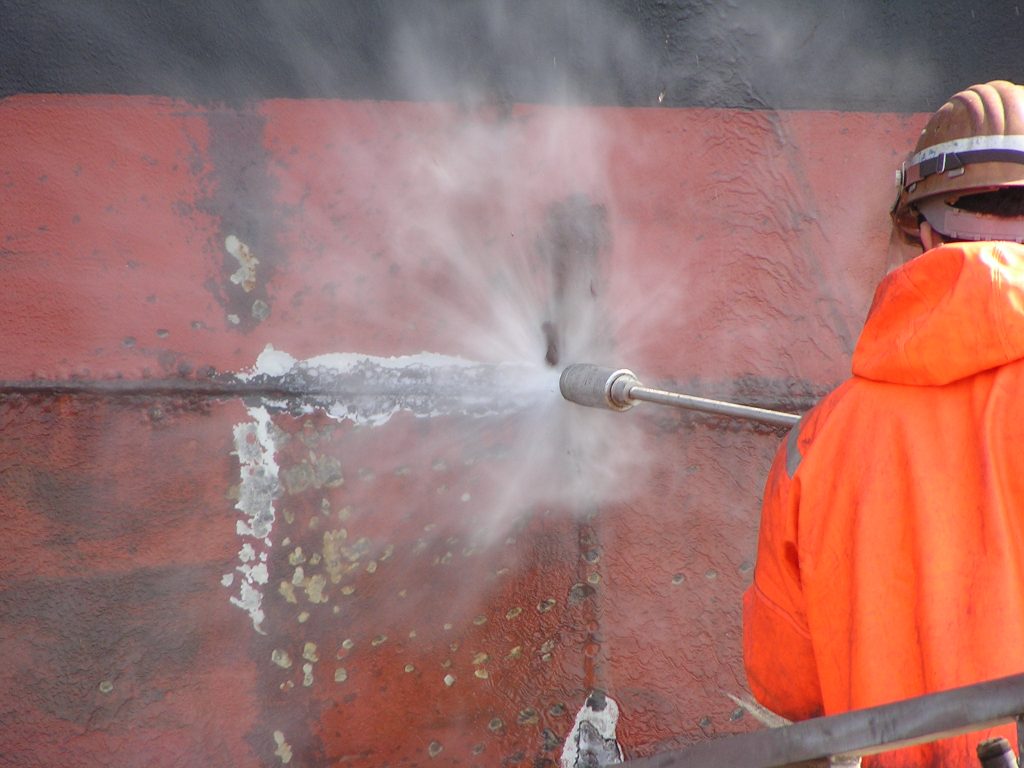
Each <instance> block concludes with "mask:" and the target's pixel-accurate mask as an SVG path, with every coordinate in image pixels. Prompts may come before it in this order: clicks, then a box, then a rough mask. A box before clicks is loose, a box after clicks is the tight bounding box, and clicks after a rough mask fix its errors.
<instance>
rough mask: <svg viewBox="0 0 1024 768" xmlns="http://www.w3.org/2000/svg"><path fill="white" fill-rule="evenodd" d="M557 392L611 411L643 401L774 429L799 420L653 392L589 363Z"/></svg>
mask: <svg viewBox="0 0 1024 768" xmlns="http://www.w3.org/2000/svg"><path fill="white" fill-rule="evenodd" d="M558 389H559V390H560V391H561V393H562V397H564V398H565V399H566V400H569V401H570V402H573V403H577V404H579V405H586V406H588V407H590V408H607V409H608V410H612V411H625V410H628V409H629V408H632V407H633V406H634V405H636V403H637V402H639V401H641V400H643V401H646V402H649V403H659V404H661V405H671V406H675V407H676V408H686V409H689V410H693V411H701V412H704V413H713V414H717V415H720V416H731V417H733V418H737V419H750V420H752V421H760V422H762V423H765V424H773V425H775V426H784V427H789V426H792V425H793V424H796V423H797V422H798V421H799V420H800V417H799V416H798V415H797V414H795V413H783V412H781V411H772V410H768V409H767V408H757V407H755V406H752V405H740V404H739V403H729V402H725V401H723V400H709V399H708V398H706V397H695V396H693V395H684V394H681V393H679V392H668V391H665V390H663V389H652V388H651V387H645V386H644V385H643V384H641V383H640V380H639V379H638V378H637V377H636V374H635V373H633V372H632V371H630V370H629V369H627V368H616V369H613V368H603V367H601V366H599V365H591V364H589V363H574V364H572V365H569V366H566V368H565V370H563V371H562V375H561V376H560V377H559V379H558Z"/></svg>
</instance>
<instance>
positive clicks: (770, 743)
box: [622, 674, 1024, 768]
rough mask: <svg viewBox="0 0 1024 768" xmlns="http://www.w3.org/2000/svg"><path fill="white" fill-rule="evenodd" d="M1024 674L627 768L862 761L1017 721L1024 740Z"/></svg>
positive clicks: (767, 767)
mask: <svg viewBox="0 0 1024 768" xmlns="http://www.w3.org/2000/svg"><path fill="white" fill-rule="evenodd" d="M1022 717H1024V674H1020V675H1012V676H1010V677H1003V678H1000V679H998V680H991V681H988V682H984V683H976V684H974V685H967V686H964V687H962V688H954V689H952V690H949V691H943V692H941V693H932V694H928V695H926V696H918V697H916V698H913V699H906V700H904V701H897V702H894V703H892V704H884V705H882V706H879V707H871V708H869V709H858V710H854V711H852V712H845V713H843V714H841V715H831V716H829V717H817V718H814V719H811V720H804V721H801V722H798V723H793V724H792V725H786V726H782V727H781V728H771V729H768V730H763V731H754V732H751V733H743V734H738V735H736V736H728V737H725V738H722V739H716V740H713V741H705V742H701V743H699V744H694V745H693V746H691V747H688V748H686V749H683V750H679V751H674V752H666V753H664V754H661V755H654V756H652V757H645V758H639V759H636V760H627V761H626V762H624V763H622V765H623V766H624V768H784V767H785V766H796V765H800V764H803V763H808V762H811V761H816V760H822V759H826V758H829V757H839V756H843V757H847V756H849V757H856V756H862V755H871V754H875V753H878V752H887V751H889V750H893V749H899V748H901V747H908V746H912V745H914V744H922V743H925V742H929V741H935V740H937V739H942V738H947V737H950V736H957V735H960V734H965V733H971V732H973V731H980V730H983V729H985V728H991V727H993V726H996V725H1002V724H1003V723H1008V722H1012V721H1014V720H1016V722H1017V740H1018V744H1021V743H1024V739H1022V735H1024V733H1022V732H1024V726H1022V722H1024V721H1022Z"/></svg>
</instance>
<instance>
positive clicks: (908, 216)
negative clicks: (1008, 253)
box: [892, 80, 1024, 242]
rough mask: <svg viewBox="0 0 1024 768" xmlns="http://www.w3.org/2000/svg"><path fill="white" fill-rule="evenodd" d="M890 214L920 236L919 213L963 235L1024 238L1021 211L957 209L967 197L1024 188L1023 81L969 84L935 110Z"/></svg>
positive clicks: (948, 232) (944, 230) (902, 174)
mask: <svg viewBox="0 0 1024 768" xmlns="http://www.w3.org/2000/svg"><path fill="white" fill-rule="evenodd" d="M897 184H898V186H899V196H898V197H897V199H896V203H895V204H894V205H893V209H892V220H893V223H894V224H895V226H896V227H898V228H899V229H900V230H901V231H902V232H903V233H904V234H905V235H907V236H908V237H909V238H911V239H918V238H919V236H920V226H919V224H918V221H919V219H918V215H919V214H920V215H923V216H924V218H925V220H926V221H927V222H928V223H929V224H931V226H932V228H933V229H935V230H936V231H937V232H939V233H941V234H943V235H945V236H947V237H950V238H953V239H958V240H1016V241H1017V242H1024V216H1021V217H1013V218H1007V217H1000V216H995V215H992V214H986V213H976V212H973V211H968V210H964V209H962V208H957V206H956V201H957V199H959V198H961V197H963V196H965V195H974V194H980V193H982V192H990V191H993V190H998V189H1002V188H1005V187H1014V186H1024V86H1020V85H1016V84H1014V83H1010V82H1007V81H1005V80H993V81H992V82H989V83H982V84H980V85H972V86H971V87H970V88H968V89H966V90H964V91H961V92H960V93H958V94H956V95H955V96H953V97H952V98H951V99H950V100H949V101H947V102H946V103H945V104H943V105H942V107H941V108H940V109H939V110H938V111H937V112H936V113H935V114H934V115H932V116H931V119H929V120H928V123H927V125H925V127H924V130H923V131H921V137H920V138H919V139H918V141H917V146H916V147H914V151H913V152H912V153H911V154H910V156H909V157H908V158H907V160H906V162H905V163H903V166H902V167H901V168H900V170H899V171H898V172H897Z"/></svg>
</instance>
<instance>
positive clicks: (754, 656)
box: [743, 423, 823, 720]
mask: <svg viewBox="0 0 1024 768" xmlns="http://www.w3.org/2000/svg"><path fill="white" fill-rule="evenodd" d="M802 426H804V424H803V423H801V424H798V425H797V426H795V427H793V429H792V431H791V432H790V435H789V437H788V438H787V440H786V442H785V443H784V444H783V445H782V446H780V447H779V450H778V452H777V453H776V456H775V462H774V463H773V464H772V469H771V472H770V473H769V475H768V482H767V484H766V487H765V497H764V506H763V508H762V511H761V532H760V536H759V540H758V549H757V565H756V566H755V568H754V583H753V584H751V586H750V587H749V588H748V589H747V592H746V594H745V595H744V597H743V660H744V665H745V667H746V672H747V682H748V684H749V686H750V692H751V693H752V694H753V695H754V698H756V699H757V700H758V701H759V702H761V703H762V704H763V705H764V706H766V707H767V708H768V709H770V710H772V711H773V712H776V713H777V714H780V715H782V716H783V717H787V718H789V719H791V720H804V719H807V718H809V717H816V716H818V715H821V714H823V711H822V710H823V706H822V697H821V684H820V683H819V681H818V672H817V665H816V663H815V658H814V649H813V647H812V645H811V637H810V633H809V631H808V628H807V613H806V608H805V605H804V596H803V593H802V591H801V589H800V563H799V555H798V549H797V522H798V511H799V496H800V494H799V480H794V479H793V478H792V477H791V476H790V474H791V472H794V473H795V465H798V463H799V445H798V438H799V437H800V434H799V432H800V429H801V427H802ZM801 442H802V441H801ZM794 452H795V453H794Z"/></svg>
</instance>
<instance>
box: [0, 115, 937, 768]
mask: <svg viewBox="0 0 1024 768" xmlns="http://www.w3.org/2000/svg"><path fill="white" fill-rule="evenodd" d="M924 118H925V116H923V115H917V114H914V115H895V114H888V113H881V114H867V113H851V112H844V113H840V112H815V111H792V112H769V111H749V110H721V109H719V110H716V109H627V108H594V107H589V108H588V107H573V108H559V107H552V106H511V107H504V108H501V109H497V108H495V109H491V108H479V109H469V108H466V107H460V106H455V105H447V104H436V103H405V102H387V103H385V102H357V101H329V100H322V101H317V100H273V101H264V102H257V103H253V104H250V105H248V106H244V107H238V108H228V107H221V108H216V107H197V106H195V105H192V104H189V103H186V102H181V101H174V100H169V99H158V98H152V97H128V96H46V95H34V96H28V95H26V96H17V97H12V98H8V99H6V100H4V101H2V102H0V188H2V189H3V206H2V208H0V238H2V241H0V279H2V284H3V297H4V309H5V311H4V321H3V332H2V333H0V360H2V364H0V365H2V370H0V507H2V510H3V514H2V517H0V532H2V535H3V538H4V541H5V542H6V548H5V555H4V557H3V558H2V559H0V627H2V631H0V652H2V655H3V658H4V659H5V663H4V664H3V665H0V677H2V685H0V722H2V723H3V725H4V727H3V729H2V731H0V756H2V757H0V763H2V764H10V765H57V764H60V765H66V766H78V765H82V766H85V765H101V764H116V765H123V766H131V765H140V766H142V765H146V766H154V765H167V766H176V765H204V766H210V765H225V766H227V765H231V766H245V765H280V764H288V765H327V764H339V765H358V766H384V765H422V764H444V765H498V764H502V765H506V764H507V765H553V764H557V762H558V759H559V755H560V753H561V749H562V744H563V742H564V740H565V739H566V737H567V735H568V734H569V732H570V730H571V728H572V726H573V720H574V717H575V715H576V712H577V710H579V708H580V707H581V706H582V705H583V702H584V700H585V698H586V697H587V695H588V694H589V693H590V692H591V691H592V690H594V689H600V690H603V691H605V692H606V693H607V694H608V696H610V697H611V698H613V699H614V700H615V701H616V702H617V703H618V706H619V709H620V719H619V723H618V733H617V735H618V739H619V741H620V742H621V744H622V746H623V748H624V750H625V752H626V754H627V755H628V756H641V755H649V754H653V753H655V752H659V751H664V750H667V749H671V748H676V747H681V746H684V745H686V744H689V743H692V742H695V741H698V740H701V739H705V738H709V737H713V736H718V735H722V734H726V733H731V732H736V731H741V730H746V729H749V728H752V727H754V723H753V722H752V721H751V718H750V717H749V715H744V713H743V711H742V710H741V709H738V708H737V706H736V705H735V704H734V703H733V701H732V700H731V699H730V698H729V697H728V695H727V694H737V695H738V694H741V693H742V691H743V690H744V687H745V682H744V676H743V672H742V666H741V660H740V633H741V626H740V610H739V608H740V596H741V593H742V591H743V589H744V588H745V586H746V585H747V583H748V582H749V579H750V573H751V568H752V564H753V558H754V546H755V536H756V528H757V521H758V506H759V501H760V495H761V487H762V483H763V480H764V477H765V475H766V473H767V470H768V466H769V463H770V461H771V458H772V455H773V453H774V451H775V448H776V446H777V444H778V443H779V441H780V440H781V438H782V436H783V435H782V433H781V432H780V431H779V430H777V429H774V428H769V427H760V426H755V425H752V424H750V423H746V422H737V421H730V420H727V419H724V418H721V417H710V416H700V415H694V414H690V413H685V412H680V411H674V410H670V409H664V408H659V407H657V406H640V407H638V408H636V409H634V410H633V411H631V412H629V413H625V414H615V413H611V412H601V411H591V410H585V409H583V408H581V407H579V406H575V405H572V404H569V403H566V402H564V401H562V400H561V399H560V398H559V397H558V395H557V393H556V392H554V391H551V390H550V386H548V389H545V390H544V391H543V392H542V393H541V394H539V395H538V394H537V393H536V392H520V391H519V390H517V388H516V386H515V385H514V384H512V383H508V384H507V385H506V384H505V383H504V382H505V378H504V377H503V376H501V375H499V376H498V378H497V379H496V383H494V384H492V385H491V386H490V389H492V390H494V394H495V396H496V397H497V396H500V398H499V399H500V400H501V402H502V403H503V405H502V407H501V408H497V409H496V411H495V412H493V413H489V414H488V413H480V412H472V413H471V412H467V411H465V410H463V408H462V406H463V405H464V403H462V401H461V399H460V398H459V397H458V396H457V395H458V393H456V394H455V396H453V398H450V399H447V400H445V401H444V402H440V401H439V400H438V399H437V397H436V395H437V393H436V392H428V393H427V402H425V403H421V404H419V405H414V406H410V405H409V404H408V403H406V404H404V405H403V404H401V403H400V404H398V405H396V406H395V408H392V404H388V403H385V402H384V401H383V400H382V399H380V398H379V397H378V398H377V399H376V400H375V399H374V398H375V397H376V396H377V395H379V393H374V392H370V393H369V394H368V395H366V396H367V397H369V400H370V401H371V403H376V404H377V405H378V406H379V409H378V410H377V411H374V412H373V413H371V414H369V415H367V414H366V413H355V412H353V411H351V410H348V411H346V410H345V408H344V407H342V408H341V409H338V408H334V409H333V410H331V409H330V408H329V407H328V406H327V405H326V404H325V402H326V401H323V400H319V401H316V400H310V399H309V398H304V397H301V396H297V395H296V393H295V392H292V393H291V394H290V395H289V393H268V392H266V391H257V389H258V388H256V387H255V386H254V385H253V382H254V381H260V380H259V379H253V378H252V374H253V372H254V368H255V367H256V366H257V360H258V359H260V360H261V361H262V363H261V365H262V367H261V368H258V369H257V370H256V372H257V373H259V372H262V373H263V374H264V375H265V376H270V377H273V375H274V370H275V369H274V365H277V366H278V368H280V366H281V365H285V366H287V365H288V364H289V363H290V361H303V360H314V359H316V360H318V361H319V362H311V363H310V364H309V365H310V366H315V365H320V366H321V369H318V370H320V374H322V376H323V377H326V379H323V380H327V381H330V380H331V376H333V375H334V373H332V371H336V370H337V369H336V368H332V367H331V366H332V365H336V364H337V362H336V359H335V358H331V361H333V362H325V361H327V358H318V356H323V355H330V354H333V355H335V356H348V358H346V359H349V358H352V357H355V358H365V359H368V360H372V361H377V363H375V364H379V365H385V366H386V365H397V366H398V367H402V366H405V367H406V368H408V369H409V370H413V369H415V370H423V369H425V368H430V367H431V366H432V365H434V364H435V363H436V362H437V359H436V358H435V357H432V356H431V355H434V356H443V357H441V358H439V359H440V361H441V362H440V363H438V365H440V366H441V367H442V368H443V367H444V366H446V365H452V364H453V361H456V362H458V361H467V362H468V363H470V364H480V365H482V366H487V367H489V368H491V369H498V370H500V368H496V367H500V366H502V365H511V366H513V367H514V368H515V369H516V370H523V369H528V370H530V371H534V372H536V374H537V376H538V377H540V378H542V379H544V381H545V382H548V384H550V380H552V379H553V378H554V377H557V372H558V369H559V367H560V366H562V365H565V364H568V363H572V362H594V363H600V364H604V365H614V366H616V367H618V366H627V367H630V368H632V369H633V370H634V371H636V372H637V374H638V375H639V376H640V377H641V379H643V380H644V381H645V382H649V383H652V384H657V385H663V386H666V387H670V388H676V389H684V390H686V391H689V392H691V393H693V394H701V395H705V396H709V397H718V398H723V399H735V400H738V401H741V402H748V403H752V404H755V405H763V406H767V407H774V408H779V409H783V410H801V409H805V408H807V407H809V406H810V405H811V404H812V403H813V401H814V399H815V398H816V397H818V396H820V395H821V394H823V393H824V392H825V391H827V390H828V389H829V388H830V387H831V386H833V385H834V384H836V383H838V381H840V380H841V379H842V378H843V377H844V376H845V374H846V371H847V368H848V360H849V355H850V353H851V350H852V347H853V344H854V342H855V340H856V336H857V333H858V330H859V327H860V324H861V321H862V318H863V316H864V314H865V312H866V310H867V307H868V304H869V302H870V298H871V293H872V290H873V287H874V284H875V283H876V282H877V280H878V278H879V277H880V276H881V275H882V274H883V272H884V270H885V263H886V258H887V250H888V247H889V243H888V220H887V216H886V211H887V207H888V204H889V203H890V202H891V201H890V193H891V191H892V183H891V179H892V172H893V169H894V168H895V167H896V166H897V165H898V162H899V159H900V157H901V156H902V154H903V152H904V151H905V150H906V149H907V147H909V145H910V144H911V143H912V141H913V137H914V136H915V134H916V132H917V131H918V130H919V128H920V126H921V124H922V123H923V120H924ZM879 148H883V150H882V151H879ZM544 323H549V324H551V326H552V327H555V328H557V329H558V337H557V341H558V361H557V364H556V365H555V366H550V365H548V364H547V363H546V362H545V355H546V354H549V355H550V349H549V347H548V342H549V341H550V340H551V339H550V337H546V336H545V332H544V331H543V330H542V326H543V324H544ZM268 346H270V347H272V348H273V349H274V350H277V351H278V352H277V353H274V352H271V351H268ZM261 353H263V354H264V356H263V357H262V358H260V355H261ZM285 353H286V354H285ZM392 358H398V361H397V362H395V361H394V360H392ZM282 361H283V362H282ZM387 361H390V362H387ZM402 361H405V362H402ZM460 364H461V363H460ZM265 380H266V379H265ZM511 381H514V379H509V382H511ZM246 386H248V387H249V389H246V388H245V387H246ZM546 386H547V385H546ZM302 394H303V393H298V395H302ZM349 394H350V393H349V392H340V393H336V397H335V398H333V399H332V402H341V403H342V404H343V405H344V404H345V403H346V398H347V397H348V396H349ZM364 394H366V393H364ZM371 410H372V409H371ZM392 411H394V412H392Z"/></svg>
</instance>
